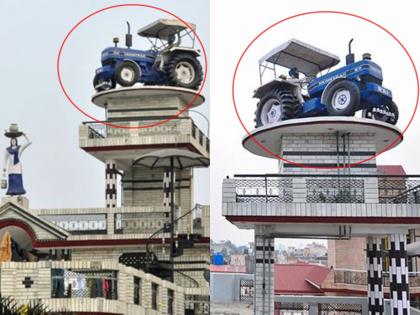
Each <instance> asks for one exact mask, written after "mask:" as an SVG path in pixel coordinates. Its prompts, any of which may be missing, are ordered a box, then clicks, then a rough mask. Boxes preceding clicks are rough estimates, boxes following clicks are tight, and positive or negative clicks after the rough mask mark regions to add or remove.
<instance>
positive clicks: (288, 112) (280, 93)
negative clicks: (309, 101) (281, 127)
mask: <svg viewBox="0 0 420 315" xmlns="http://www.w3.org/2000/svg"><path fill="white" fill-rule="evenodd" d="M299 108H300V103H299V100H298V99H297V97H296V96H295V95H294V94H293V93H292V92H291V91H287V90H280V89H273V90H271V91H270V92H269V93H268V94H267V95H265V96H264V97H262V98H261V100H260V102H259V103H258V105H257V110H256V112H255V119H254V120H255V123H256V125H255V127H256V128H258V127H261V126H265V125H269V124H273V123H275V122H278V121H282V120H287V119H291V118H295V117H296V116H297V114H298V112H299Z"/></svg>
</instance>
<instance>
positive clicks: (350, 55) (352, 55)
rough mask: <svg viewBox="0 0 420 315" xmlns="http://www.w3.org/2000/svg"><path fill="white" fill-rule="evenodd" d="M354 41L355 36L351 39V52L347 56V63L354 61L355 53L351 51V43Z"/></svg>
mask: <svg viewBox="0 0 420 315" xmlns="http://www.w3.org/2000/svg"><path fill="white" fill-rule="evenodd" d="M352 42H353V38H352V39H350V41H349V53H348V54H347V56H346V65H349V64H352V63H354V54H352V52H351V43H352Z"/></svg>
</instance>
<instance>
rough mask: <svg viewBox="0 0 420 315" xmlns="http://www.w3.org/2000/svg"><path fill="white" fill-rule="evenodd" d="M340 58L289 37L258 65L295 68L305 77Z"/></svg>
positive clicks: (315, 73)
mask: <svg viewBox="0 0 420 315" xmlns="http://www.w3.org/2000/svg"><path fill="white" fill-rule="evenodd" d="M339 62H340V58H339V57H337V56H336V55H333V54H331V53H329V52H326V51H324V50H322V49H319V48H316V47H314V46H311V45H309V44H306V43H304V42H301V41H299V40H297V39H291V40H289V41H287V42H285V43H283V44H282V45H280V46H278V47H276V48H274V49H273V50H271V51H270V52H269V53H267V54H266V55H265V56H264V57H262V58H261V59H260V61H259V64H260V66H264V64H265V63H272V64H274V65H279V66H282V67H285V68H288V69H292V68H297V69H298V71H299V72H301V73H303V74H304V75H306V76H307V77H315V76H316V75H317V74H318V73H319V72H320V71H322V70H325V69H328V68H331V67H333V66H335V65H336V64H338V63H339Z"/></svg>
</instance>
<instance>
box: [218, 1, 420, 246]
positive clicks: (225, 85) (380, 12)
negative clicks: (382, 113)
mask: <svg viewBox="0 0 420 315" xmlns="http://www.w3.org/2000/svg"><path fill="white" fill-rule="evenodd" d="M403 2H404V1H403ZM238 7H240V10H241V12H240V14H232V12H235V11H236V10H237V8H238ZM318 10H330V11H334V10H336V11H345V12H349V13H354V14H357V15H362V16H364V17H366V18H368V19H371V20H374V21H375V22H377V23H379V24H381V25H383V26H385V27H386V28H387V29H389V30H390V31H391V32H392V33H393V34H394V35H395V36H397V37H398V39H399V40H400V41H401V42H402V43H403V44H404V45H405V46H406V48H407V49H408V51H409V52H410V54H411V55H412V57H413V59H414V60H418V59H419V56H420V46H419V44H418V38H417V33H416V32H415V31H414V30H415V29H418V27H419V25H418V24H419V21H418V16H417V14H416V12H415V10H410V8H409V6H405V5H398V6H395V5H394V4H393V3H391V2H385V1H376V0H375V1H369V2H366V1H359V0H355V1H336V0H335V1H331V0H324V1H309V0H301V1H277V0H276V1H271V0H260V1H253V2H245V1H237V0H231V1H223V2H222V1H215V2H212V7H211V14H212V18H211V21H212V22H213V23H212V30H211V43H212V45H211V62H212V65H213V66H212V68H211V70H212V79H211V88H212V106H211V117H212V124H211V125H212V132H211V139H212V168H211V177H210V178H211V179H210V180H211V185H210V187H211V193H210V194H211V205H212V216H211V235H212V238H213V239H214V240H226V239H229V240H231V241H233V242H234V243H236V244H247V243H248V242H251V241H253V233H252V232H251V231H246V230H239V229H237V228H236V227H235V226H233V225H232V224H230V223H229V222H227V221H226V220H225V219H224V218H223V217H222V216H221V192H222V188H221V187H222V180H223V178H225V177H226V176H232V175H234V174H253V173H255V174H263V173H274V172H277V160H275V159H267V158H262V157H258V156H255V155H253V154H251V153H249V152H248V151H246V150H245V149H244V148H243V147H242V145H241V139H242V137H243V136H244V135H245V131H244V129H243V128H242V126H241V125H240V123H239V121H238V118H237V116H236V114H235V111H234V107H233V102H232V78H233V72H234V69H235V67H236V64H237V62H238V60H239V58H240V56H241V54H242V52H243V51H244V50H245V48H246V47H247V45H248V44H249V43H250V42H251V41H252V40H253V39H254V38H255V37H256V36H257V35H258V34H259V33H260V32H261V31H262V30H264V29H265V28H267V27H268V26H270V25H272V24H274V23H276V22H278V21H280V20H281V19H284V18H286V17H289V16H291V15H295V14H298V13H301V12H306V11H318ZM391 12H392V13H391ZM222 21H223V22H222ZM291 38H296V39H299V40H301V41H304V42H307V43H309V44H311V45H313V46H316V47H319V48H321V49H323V50H326V51H328V52H331V53H333V54H335V55H338V56H340V57H341V60H342V62H341V64H340V65H343V64H344V60H345V55H346V54H347V43H348V41H349V40H350V39H351V38H354V42H353V46H352V47H353V52H354V53H355V54H356V60H359V59H360V58H361V55H362V54H363V53H365V52H370V53H371V54H372V58H373V61H375V62H377V63H378V64H379V65H380V66H381V67H382V70H383V75H384V82H383V85H384V86H385V87H387V88H389V89H390V90H392V92H393V95H394V100H395V101H396V103H397V105H398V106H399V111H400V120H399V122H398V125H397V126H398V127H399V128H400V129H405V127H406V126H407V124H408V121H409V119H410V117H411V115H412V113H413V111H414V107H415V98H416V83H415V75H414V72H413V69H412V67H411V65H410V62H409V60H408V58H407V56H406V55H405V54H404V52H403V50H402V49H401V47H399V45H398V44H397V43H396V42H395V41H394V40H393V39H392V38H391V37H390V36H389V35H387V34H386V33H385V32H384V31H382V30H380V29H378V28H376V27H375V26H373V25H371V24H369V23H367V22H364V21H361V20H357V19H355V18H351V17H348V16H343V15H332V14H328V15H326V14H324V15H320V14H317V15H311V16H305V17H300V18H296V19H292V20H289V21H287V22H284V23H281V24H278V25H277V26H275V27H273V28H272V29H270V30H269V31H268V32H266V33H265V34H264V35H262V36H261V37H260V38H259V39H258V40H257V41H255V42H254V44H253V45H252V46H251V47H250V48H249V50H248V51H247V53H246V55H245V56H244V57H243V60H242V62H241V64H240V66H239V68H238V72H237V81H236V82H235V96H236V103H237V107H238V112H239V114H240V117H241V118H242V120H243V122H244V124H245V125H246V127H247V128H248V129H249V130H252V129H253V124H254V122H253V119H254V111H255V109H256V103H257V100H256V99H253V98H252V93H253V91H254V90H255V89H256V88H257V87H258V86H259V74H258V60H259V59H260V58H261V57H262V56H263V55H265V54H266V53H267V52H269V51H270V50H271V49H273V48H274V47H276V46H278V45H280V44H282V43H283V42H286V41H287V40H289V39H291ZM285 73H286V70H285ZM419 120H420V119H419V118H418V115H417V116H416V117H415V118H414V120H413V122H412V124H411V125H410V127H409V129H408V130H407V132H406V133H405V139H404V141H403V143H402V144H400V145H399V146H398V147H397V148H395V149H393V150H391V151H388V152H386V153H384V154H383V155H381V156H380V157H379V158H378V160H377V162H378V164H402V165H403V166H404V168H405V169H406V171H407V173H411V174H418V173H420V169H419V166H418V165H419V163H418V161H419V153H420V148H419V146H418V134H419V132H418V130H419V125H420V123H419ZM281 242H282V243H283V244H286V245H294V246H296V245H299V244H302V243H304V242H303V240H290V239H286V240H281Z"/></svg>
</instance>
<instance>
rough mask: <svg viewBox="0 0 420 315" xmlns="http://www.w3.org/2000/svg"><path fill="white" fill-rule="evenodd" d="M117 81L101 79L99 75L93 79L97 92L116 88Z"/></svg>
mask: <svg viewBox="0 0 420 315" xmlns="http://www.w3.org/2000/svg"><path fill="white" fill-rule="evenodd" d="M115 85H116V84H115V81H114V80H111V79H108V80H104V79H99V78H98V76H97V75H95V77H94V78H93V87H94V88H95V90H96V92H103V91H107V90H110V89H113V88H115Z"/></svg>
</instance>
